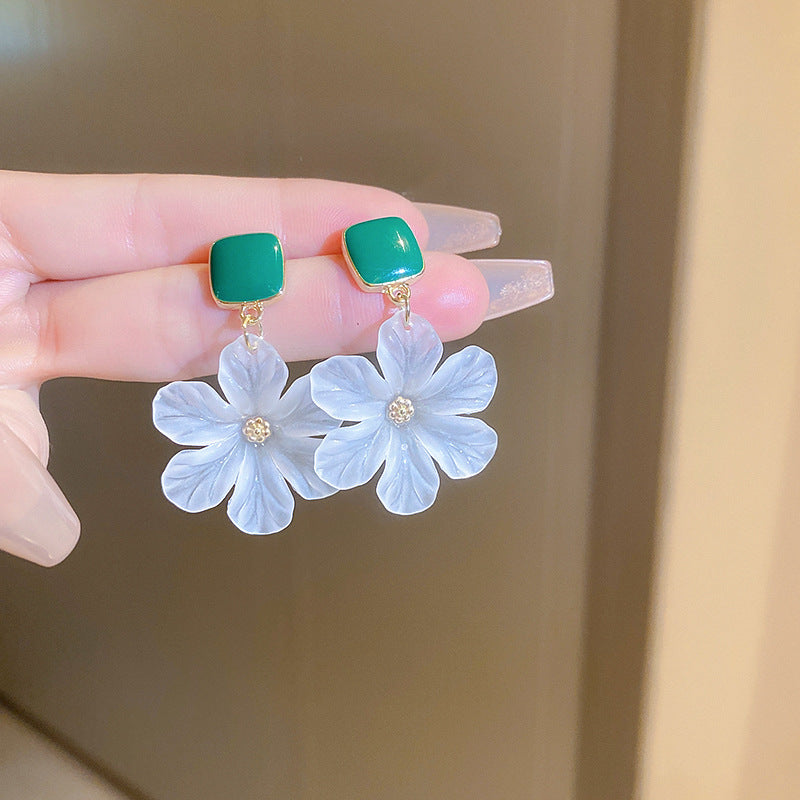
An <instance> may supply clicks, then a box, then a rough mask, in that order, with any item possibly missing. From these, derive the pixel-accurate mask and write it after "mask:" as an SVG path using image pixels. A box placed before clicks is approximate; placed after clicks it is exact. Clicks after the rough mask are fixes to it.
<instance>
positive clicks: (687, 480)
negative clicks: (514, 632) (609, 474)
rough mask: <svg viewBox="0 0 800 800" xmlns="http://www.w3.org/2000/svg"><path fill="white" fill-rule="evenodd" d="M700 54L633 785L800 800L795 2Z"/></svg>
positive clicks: (734, 20)
mask: <svg viewBox="0 0 800 800" xmlns="http://www.w3.org/2000/svg"><path fill="white" fill-rule="evenodd" d="M696 43H697V45H698V46H697V47H696V48H695V52H694V53H693V57H692V63H693V68H694V69H693V72H694V81H693V83H694V90H693V93H692V98H691V112H690V122H691V125H690V128H689V135H688V136H687V147H686V155H687V158H686V169H685V176H684V195H683V202H682V213H681V235H680V259H679V271H678V281H677V287H676V293H675V311H674V314H673V320H672V333H673V337H672V338H673V344H672V347H671V353H670V362H671V368H670V382H669V403H668V411H669V413H668V419H669V425H668V428H667V436H666V437H665V448H664V454H663V467H662V477H661V492H660V501H659V506H658V508H659V510H658V518H659V520H658V530H659V547H658V558H657V560H656V564H657V570H656V575H655V586H656V590H655V599H656V604H655V608H654V612H653V628H654V631H653V636H652V640H651V645H650V668H649V671H648V681H647V697H646V704H645V712H646V713H645V715H644V731H643V737H642V738H643V752H642V762H641V779H640V790H641V795H642V797H645V798H648V800H650V798H652V799H653V800H662V798H663V800H667V798H669V799H670V800H671V798H675V797H682V798H687V799H689V800H693V799H694V798H703V800H705V799H706V798H725V799H726V800H750V798H787V800H788V798H794V797H798V796H800V767H799V766H798V765H800V681H799V680H798V676H800V620H799V618H798V617H799V614H800V603H799V602H798V600H799V598H800V593H799V592H798V586H799V585H800V584H799V583H798V580H799V578H798V576H800V459H798V453H799V452H800V403H799V402H798V399H799V398H800V313H799V312H798V309H800V265H799V263H798V253H800V6H798V5H797V3H794V2H791V0H786V1H785V2H776V3H772V4H768V6H760V7H756V6H754V5H753V4H752V3H749V2H747V0H715V1H714V2H708V3H707V4H705V7H704V8H702V9H698V15H697V24H696ZM700 45H702V46H700Z"/></svg>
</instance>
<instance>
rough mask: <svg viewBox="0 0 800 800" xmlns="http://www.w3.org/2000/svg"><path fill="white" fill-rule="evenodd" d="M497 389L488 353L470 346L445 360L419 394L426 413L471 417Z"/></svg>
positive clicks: (492, 360) (493, 365) (495, 373)
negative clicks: (468, 415)
mask: <svg viewBox="0 0 800 800" xmlns="http://www.w3.org/2000/svg"><path fill="white" fill-rule="evenodd" d="M496 388H497V367H496V366H495V363H494V358H492V355H491V353H487V352H486V350H483V349H482V348H480V347H476V346H475V345H470V346H469V347H465V348H464V349H463V350H460V351H459V352H458V353H453V355H451V356H450V358H448V359H447V360H446V361H445V362H444V364H442V366H441V367H439V369H438V370H436V373H435V374H434V376H433V377H432V378H431V379H430V380H429V381H428V383H427V384H426V385H425V386H424V387H423V388H422V391H421V392H420V393H419V405H420V408H421V409H422V410H424V412H425V413H426V414H472V413H474V412H475V411H483V409H484V408H486V406H488V405H489V402H490V401H491V399H492V396H493V395H494V390H495V389H496Z"/></svg>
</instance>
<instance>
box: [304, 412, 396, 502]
mask: <svg viewBox="0 0 800 800" xmlns="http://www.w3.org/2000/svg"><path fill="white" fill-rule="evenodd" d="M390 427H391V423H390V422H388V421H387V420H386V418H385V417H382V416H381V417H373V418H372V419H367V420H364V421H363V422H359V423H358V424H357V425H351V426H349V427H347V428H339V429H337V430H335V431H331V432H330V433H329V434H328V435H327V436H326V437H325V438H324V439H323V440H322V444H320V446H319V448H318V450H317V454H316V456H315V458H314V468H315V469H316V471H317V475H319V476H320V478H322V480H324V481H325V482H326V483H329V484H330V485H331V486H335V487H336V488H337V489H352V488H353V487H354V486H361V484H362V483H366V482H367V481H368V480H369V479H370V478H371V477H372V476H373V475H374V474H375V473H376V472H377V471H378V467H379V466H380V465H381V464H382V463H383V462H384V459H385V458H386V451H387V449H388V447H389V442H390V439H391V430H390Z"/></svg>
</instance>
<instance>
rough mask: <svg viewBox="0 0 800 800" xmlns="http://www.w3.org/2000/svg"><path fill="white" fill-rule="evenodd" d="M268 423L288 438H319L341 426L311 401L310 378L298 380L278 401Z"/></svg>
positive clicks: (308, 376)
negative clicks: (272, 424)
mask: <svg viewBox="0 0 800 800" xmlns="http://www.w3.org/2000/svg"><path fill="white" fill-rule="evenodd" d="M270 423H274V424H275V426H276V427H278V428H280V430H281V431H282V432H283V433H285V434H287V435H289V436H321V435H322V434H325V433H327V432H328V431H332V430H333V429H334V428H338V427H339V425H341V424H342V423H341V421H340V420H338V419H334V418H333V417H331V416H328V414H326V413H325V412H324V411H323V410H322V409H321V408H320V407H319V406H318V405H317V404H316V403H315V402H314V401H313V400H312V399H311V376H310V375H303V377H302V378H298V379H297V380H296V381H295V382H294V383H293V384H292V385H291V386H290V387H289V388H288V389H287V390H286V394H284V395H283V397H281V399H280V400H278V404H277V405H276V406H275V409H274V410H273V412H272V415H271V416H270Z"/></svg>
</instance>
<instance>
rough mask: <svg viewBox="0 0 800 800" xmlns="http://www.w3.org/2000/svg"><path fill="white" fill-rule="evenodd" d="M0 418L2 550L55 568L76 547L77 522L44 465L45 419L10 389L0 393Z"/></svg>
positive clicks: (25, 397)
mask: <svg viewBox="0 0 800 800" xmlns="http://www.w3.org/2000/svg"><path fill="white" fill-rule="evenodd" d="M0 419H2V420H3V421H2V422H0V550H4V551H6V552H8V553H11V554H12V555H16V556H20V557H21V558H25V559H27V560H28V561H33V562H34V563H36V564H41V565H42V566H46V567H49V566H53V565H54V564H58V563H59V562H60V561H62V560H63V559H64V558H66V557H67V556H68V555H69V553H70V552H71V551H72V549H73V548H74V547H75V544H76V542H77V541H78V536H79V535H80V523H79V522H78V518H77V517H76V516H75V512H74V511H73V510H72V509H71V508H70V506H69V503H67V501H66V499H65V498H64V495H63V494H62V493H61V490H60V489H59V488H58V486H57V485H56V484H55V482H54V481H53V479H52V478H51V477H50V475H49V474H48V472H47V470H46V469H45V467H44V463H43V462H46V460H47V450H48V447H47V429H46V428H45V425H44V420H43V419H42V417H41V415H40V414H39V411H38V409H37V407H36V403H35V402H34V400H33V399H32V398H31V396H30V395H29V394H27V393H26V392H23V391H20V390H12V389H7V390H2V391H0Z"/></svg>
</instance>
